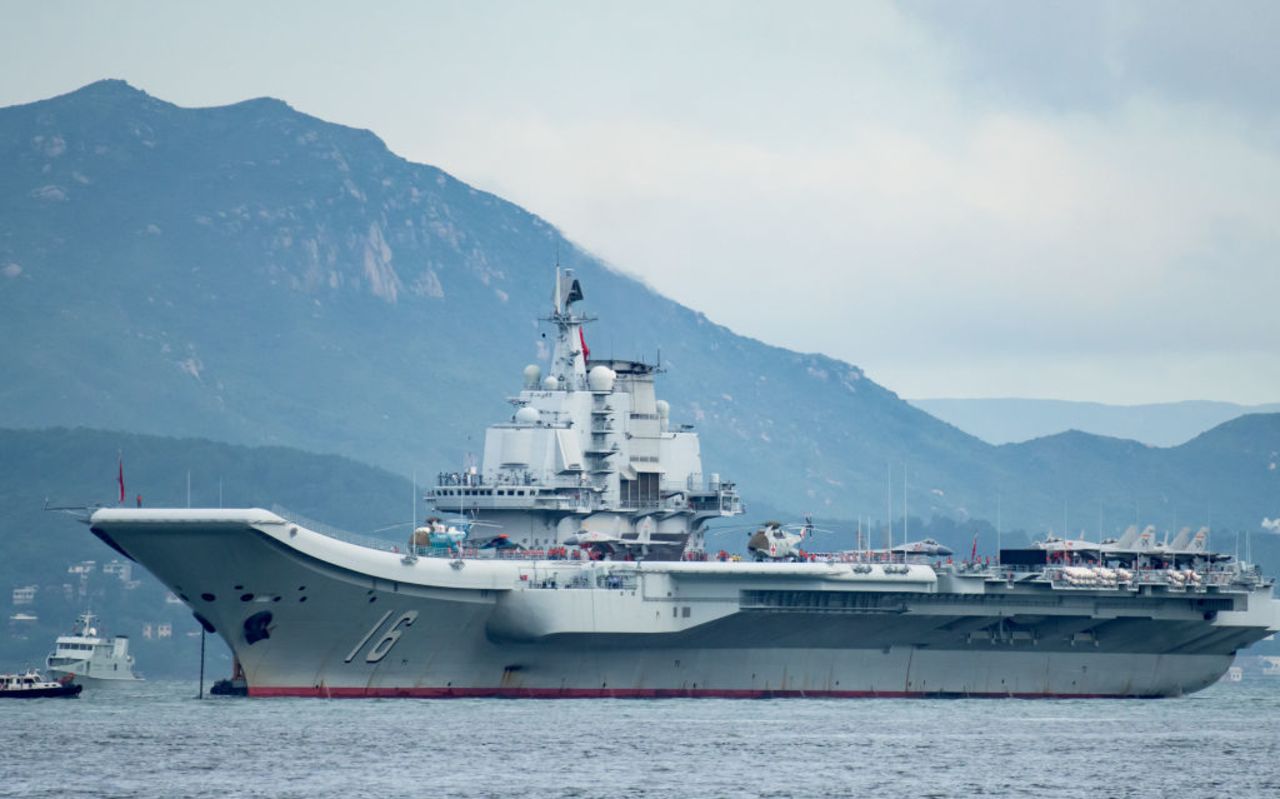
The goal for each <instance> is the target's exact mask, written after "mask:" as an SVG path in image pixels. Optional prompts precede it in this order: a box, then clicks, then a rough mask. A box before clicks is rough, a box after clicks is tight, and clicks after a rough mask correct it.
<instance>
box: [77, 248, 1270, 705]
mask: <svg viewBox="0 0 1280 799" xmlns="http://www.w3.org/2000/svg"><path fill="white" fill-rule="evenodd" d="M582 300H583V291H582V286H581V285H580V283H579V282H578V280H577V279H576V278H575V277H574V276H573V275H572V274H571V273H568V272H567V271H566V272H563V273H562V272H560V271H559V270H558V271H557V275H556V281H555V286H554V291H553V296H552V301H551V311H550V315H549V316H548V317H547V319H546V321H547V322H549V323H550V324H551V325H552V326H553V328H554V334H555V347H554V351H553V353H552V355H551V361H550V365H549V368H548V371H547V374H546V375H545V376H544V375H543V374H542V370H541V368H540V367H537V366H530V367H527V368H526V369H525V371H524V374H523V375H522V376H521V380H522V383H523V385H522V388H521V390H520V391H519V393H518V394H517V395H515V396H513V397H512V398H511V399H510V402H511V405H512V409H513V410H512V414H511V417H510V419H509V420H508V421H505V422H503V423H501V424H495V425H493V426H491V427H490V428H489V429H488V431H487V434H486V439H485V449H484V457H483V462H482V464H481V465H479V466H475V467H468V468H462V469H460V470H459V471H456V472H445V473H442V474H441V475H440V476H439V479H438V480H437V482H436V485H434V486H433V487H432V488H431V489H430V490H429V491H428V492H427V494H426V499H427V500H428V501H429V502H430V503H432V504H433V505H434V507H435V508H436V509H437V512H438V513H440V514H441V515H445V514H457V515H458V516H459V518H458V519H457V520H449V519H442V518H433V519H430V520H428V522H427V523H426V524H424V525H423V526H422V527H420V528H417V529H415V530H414V531H413V533H412V535H411V536H410V537H409V538H408V540H407V541H406V542H405V543H404V544H401V545H398V546H395V547H392V546H382V545H379V544H371V545H365V544H361V543H357V542H353V541H351V540H344V539H343V538H342V537H338V536H335V535H334V534H331V533H327V532H326V531H324V530H323V529H322V527H321V525H318V524H313V523H307V522H305V521H303V520H301V519H300V518H299V517H296V516H291V515H290V514H286V513H277V512H272V511H268V510H263V509H258V508H250V509H237V510H224V509H185V508H184V509H132V508H104V509H100V510H97V511H96V512H94V513H93V515H92V517H91V519H90V524H91V529H92V530H93V532H94V533H95V534H96V535H98V536H99V537H100V538H102V539H103V540H104V541H105V542H106V543H108V544H109V545H110V546H112V547H113V548H115V549H117V550H118V551H119V552H121V553H123V554H124V555H126V556H127V557H129V558H132V559H134V560H136V561H138V562H140V563H142V564H143V565H144V566H146V568H148V569H149V570H150V571H151V572H152V573H154V574H155V575H156V576H157V577H158V578H159V579H160V580H161V581H162V582H163V583H164V584H165V585H167V586H168V587H169V588H170V590H172V591H173V592H174V593H175V594H177V595H178V596H179V597H180V598H181V599H182V600H183V601H184V602H186V603H187V604H188V605H189V606H190V607H191V608H192V611H193V612H194V614H195V616H196V618H197V620H199V621H200V622H201V624H203V625H204V626H205V628H206V629H207V630H209V631H211V632H216V633H218V634H219V635H221V636H222V637H223V639H224V640H226V642H227V644H228V645H229V646H230V648H231V650H232V651H233V653H234V655H235V658H236V660H237V663H238V667H239V671H241V672H242V673H243V676H244V679H245V681H246V683H247V685H248V692H249V694H250V695H252V696H321V697H392V696H406V697H413V696H416V697H473V696H505V697H545V698H551V697H700V696H717V697H744V698H746V697H774V696H811V697H862V696H879V697H906V696H985V697H1006V696H1015V697H1043V696H1049V697H1160V696H1174V695H1179V694H1185V693H1189V692H1192V691H1196V690H1199V689H1201V688H1204V687H1205V686H1207V685H1209V684H1211V683H1213V682H1214V681H1216V680H1217V679H1218V678H1219V677H1220V676H1221V675H1222V674H1223V673H1224V672H1226V671H1227V669H1228V668H1229V667H1230V665H1231V663H1232V659H1233V657H1234V655H1235V653H1236V652H1237V651H1238V650H1239V649H1240V648H1242V647H1244V646H1247V645H1248V644H1250V643H1252V642H1254V641H1257V640H1259V639H1261V638H1263V637H1265V636H1267V635H1269V634H1271V633H1273V632H1275V631H1276V630H1277V629H1280V603H1277V602H1276V601H1275V600H1274V599H1273V598H1272V580H1270V579H1269V578H1266V577H1263V576H1262V575H1261V574H1260V573H1259V572H1258V570H1257V569H1256V568H1254V567H1252V566H1249V565H1247V564H1243V563H1240V562H1238V561H1236V560H1235V559H1233V558H1230V557H1228V556H1225V555H1218V554H1214V553H1212V552H1210V551H1208V548H1207V547H1206V546H1205V535H1204V534H1203V533H1201V534H1200V535H1198V536H1196V537H1195V538H1191V537H1190V536H1189V535H1182V536H1179V538H1178V539H1175V540H1174V541H1173V542H1172V543H1169V544H1163V545H1162V544H1157V543H1156V541H1155V538H1154V535H1153V534H1152V532H1151V531H1144V532H1143V533H1141V534H1138V533H1136V531H1134V532H1131V533H1130V534H1128V535H1126V536H1125V537H1124V538H1122V539H1121V540H1119V541H1115V542H1107V543H1103V542H1096V543H1091V542H1084V541H1057V540H1052V539H1050V540H1046V541H1044V542H1040V543H1038V544H1037V545H1035V546H1033V547H1031V548H1028V549H1021V550H1005V551H1002V552H1001V556H1000V558H999V559H998V560H997V561H995V562H971V563H966V562H959V563H957V562H950V559H947V560H945V561H944V560H942V559H941V558H939V557H938V553H937V552H928V551H920V550H918V549H917V550H915V551H914V553H913V550H912V548H911V547H905V546H904V547H897V548H894V549H893V550H881V551H872V550H855V551H849V552H839V553H829V554H826V555H822V556H815V555H812V554H806V553H804V552H803V550H802V549H800V547H799V546H798V545H797V544H796V542H795V541H794V540H793V537H791V536H789V534H787V533H786V532H785V530H784V529H782V527H780V526H773V527H768V528H765V529H764V532H766V533H767V535H768V536H776V537H777V540H776V542H771V541H769V540H767V536H766V540H764V541H763V545H764V546H767V548H764V547H763V546H758V547H753V551H755V552H757V553H758V557H759V561H758V562H739V561H737V560H721V559H711V560H708V559H707V558H706V555H705V543H704V540H703V536H704V533H705V525H706V523H707V522H708V521H709V520H710V519H713V518H718V517H726V516H734V515H737V514H740V513H741V512H742V503H741V500H740V499H739V496H738V493H737V490H736V487H735V486H734V484H733V483H732V482H730V481H728V480H725V479H721V478H720V477H719V476H718V475H715V474H704V472H703V470H702V464H701V453H700V451H699V444H698V437H697V434H696V433H695V432H694V431H693V429H692V428H691V427H689V426H687V425H674V424H672V422H671V420H670V418H669V417H670V409H669V407H668V405H667V404H666V403H665V402H663V401H661V400H659V399H657V398H656V396H655V393H654V376H655V373H656V372H658V371H659V370H658V369H657V368H656V367H655V366H653V365H649V364H644V363H639V362H633V361H619V360H611V359H610V360H604V359H593V358H591V357H590V351H589V349H588V347H587V341H586V337H585V334H584V332H583V325H584V324H585V323H586V322H588V321H591V320H590V319H589V318H588V317H586V316H582V315H579V314H578V313H577V312H576V311H575V309H574V306H575V304H577V303H579V302H581V301H582ZM374 515H375V514H373V513H371V514H370V516H371V518H372V517H373V516H374ZM379 515H381V514H379ZM757 535H759V534H757Z"/></svg>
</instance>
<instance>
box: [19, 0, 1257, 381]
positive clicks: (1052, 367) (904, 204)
mask: <svg viewBox="0 0 1280 799" xmlns="http://www.w3.org/2000/svg"><path fill="white" fill-rule="evenodd" d="M0 22H2V23H3V24H0V105H9V104H13V103H19V102H27V101H31V100H35V99H39V98H43V97H47V96H51V95H54V94H60V93H63V92H66V91H70V90H72V89H74V88H76V87H78V86H80V85H82V84H85V83H88V82H91V81H93V80H97V79H99V78H104V77H117V78H124V79H126V80H128V81H130V82H131V83H133V84H134V85H135V86H137V87H139V88H142V89H144V90H146V91H148V92H150V93H151V94H153V95H155V96H157V97H160V98H162V99H165V100H170V101H173V102H176V103H178V104H180V105H217V104H224V103H229V102H235V101H238V100H242V99H246V98H250V97H257V96H263V95H270V96H274V97H279V98H281V99H284V100H286V101H287V102H289V103H290V104H291V105H293V106H294V107H295V108H298V109H299V110H302V111H305V112H308V113H311V114H314V115H316V116H319V117H323V118H325V119H329V120H332V121H336V122H342V123H345V124H348V125H353V126H357V127H362V128H369V129H371V130H373V131H374V132H376V133H377V134H378V135H379V136H381V137H382V138H383V139H384V140H385V141H386V142H387V144H388V145H389V146H390V147H391V149H393V150H394V151H396V152H397V153H399V154H401V155H403V156H405V157H407V158H409V159H411V160H414V161H422V162H426V163H431V164H434V165H436V166H439V167H441V168H443V169H445V170H447V171H449V172H451V173H452V174H454V175H456V176H458V177H459V178H461V179H463V180H466V181H468V182H470V183H472V184H475V185H477V186H479V187H481V188H484V189H488V190H491V191H494V192H496V193H498V194H500V195H502V196H504V197H506V198H508V199H511V200H513V201H515V202H517V203H520V204H521V205H523V206H525V207H526V208H528V209H529V210H531V211H533V212H535V213H537V214H539V215H541V216H543V217H545V218H547V219H548V220H550V221H551V222H552V223H554V224H556V225H557V226H559V227H560V228H561V229H562V230H564V232H565V233H566V234H567V235H568V236H569V237H570V238H572V239H573V240H575V241H577V242H579V243H580V244H582V245H583V246H584V247H586V248H587V249H589V250H591V251H593V252H594V253H596V254H597V255H599V256H601V257H603V258H604V259H605V260H607V261H608V262H610V263H612V264H613V265H615V266H616V267H617V268H619V269H621V270H624V271H626V272H629V273H631V274H634V275H638V276H640V277H642V278H643V279H644V280H646V281H647V282H648V283H650V284H651V285H653V286H654V287H655V288H657V289H658V290H660V291H662V292H663V293H665V294H667V295H669V296H671V297H673V298H675V299H677V300H679V301H681V302H683V303H685V304H687V305H690V306H692V307H695V308H698V309H700V310H703V311H705V312H706V313H707V315H708V316H710V317H711V318H712V319H713V320H715V321H717V322H721V323H723V324H726V325H728V326H730V327H732V328H734V329H735V330H737V331H739V332H741V333H745V334H748V335H751V336H755V337H757V338H760V339H763V340H765V341H768V342H771V343H775V344H780V345H783V346H787V347H791V348H794V349H798V350H803V351H820V352H824V353H827V354H830V355H834V356H837V357H839V358H843V359H845V360H848V361H851V362H853V363H856V364H858V365H860V366H863V367H864V368H866V370H867V371H868V373H869V374H870V376H871V377H872V378H874V379H876V380H878V381H879V382H881V383H883V384H885V385H887V386H889V387H890V388H892V389H894V390H896V391H898V392H899V393H901V394H903V395H904V396H910V397H925V396H1039V397H1060V398H1066V399H1092V400H1101V401H1109V402H1143V401H1160V400H1174V399H1190V398H1210V399H1225V400H1235V401H1239V402H1263V401H1275V400H1280V311H1278V310H1277V308H1278V307H1280V262H1278V261H1280V259H1278V258H1277V254H1278V253H1280V79H1278V78H1277V76H1280V46H1277V44H1276V42H1277V41H1280V3H1276V2H1229V3H1208V2H1205V3H1183V2H1173V1H1172V0H1166V1H1165V2H1156V3H1131V2H1106V3H1102V2H1098V3H1091V2H1085V1H1084V0H1074V2H1062V3H1052V2H1034V3H1030V2H1005V3H994V2H944V1H942V0H940V1H939V2H919V3H877V2H862V3H852V2H829V3H827V2H775V3H747V2H732V3H719V2H705V1H699V2H675V3H665V2H655V1H654V0H646V2H643V3H641V2H633V3H627V4H623V3H606V2H600V1H599V0H595V1H593V2H581V3H578V2H557V3H534V2H511V3H499V2H476V1H471V2H460V3H430V2H416V3H403V4H397V3H359V4H357V3H350V4H343V5H338V4H332V3H319V2H305V3H260V2H251V3H236V2H219V3H204V4H194V3H168V2H165V3H148V4H139V3H125V2H112V3H94V4H87V3H86V4H79V3H77V4H62V3H57V2H48V1H47V0H41V1H40V2H30V3H17V2H6V1H3V0H0ZM548 257H551V256H550V255H549V256H548Z"/></svg>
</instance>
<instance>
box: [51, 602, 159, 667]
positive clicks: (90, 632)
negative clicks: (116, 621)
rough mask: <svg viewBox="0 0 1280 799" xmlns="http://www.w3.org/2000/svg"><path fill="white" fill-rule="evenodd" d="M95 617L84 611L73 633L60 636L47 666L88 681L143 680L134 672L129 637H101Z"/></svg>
mask: <svg viewBox="0 0 1280 799" xmlns="http://www.w3.org/2000/svg"><path fill="white" fill-rule="evenodd" d="M96 618H97V617H96V616H94V615H93V614H92V613H81V614H80V616H79V617H77V619H76V627H75V629H74V630H73V631H72V633H71V635H60V636H58V638H57V640H56V641H55V642H54V650H53V651H52V652H50V653H49V656H48V657H47V658H45V667H46V668H48V669H49V671H52V672H55V673H60V674H65V675H68V676H72V677H80V678H82V679H86V680H95V681H98V680H100V681H104V682H140V681H141V680H142V678H141V677H139V676H137V675H136V674H134V673H133V656H132V655H130V654H129V639H128V637H126V636H123V635H118V636H116V637H115V638H106V637H102V636H99V635H98V629H97V628H96V627H94V626H93V623H94V620H95V619H96Z"/></svg>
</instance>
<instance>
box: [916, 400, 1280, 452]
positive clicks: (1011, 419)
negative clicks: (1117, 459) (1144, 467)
mask: <svg viewBox="0 0 1280 799" xmlns="http://www.w3.org/2000/svg"><path fill="white" fill-rule="evenodd" d="M908 402H910V403H911V404H912V405H915V406H916V407H917V408H920V409H921V410H924V411H926V412H928V413H930V414H932V415H934V416H936V417H938V418H939V419H943V420H945V421H947V422H950V423H951V424H953V425H955V426H956V427H958V428H960V429H961V430H964V431H965V432H967V433H969V434H970V435H974V436H977V437H978V438H980V439H982V440H983V441H987V442H989V443H992V444H1008V443H1014V442H1018V441H1028V440H1030V439H1033V438H1041V437H1044V436H1049V435H1053V434H1054V433H1060V432H1064V431H1066V430H1082V431H1084V432H1088V433H1094V434H1096V435H1100V436H1111V437H1114V438H1131V439H1133V440H1135V441H1141V442H1143V443H1144V444H1150V445H1153V446H1159V447H1172V446H1176V445H1178V444H1182V443H1185V442H1186V441H1189V440H1190V439H1192V438H1194V437H1195V436H1197V435H1199V434H1200V433H1203V432H1205V431H1206V430H1209V429H1210V428H1213V427H1215V426H1217V425H1219V424H1222V423H1223V422H1226V421H1230V420H1231V419H1234V418H1236V417H1238V416H1242V415H1244V414H1246V413H1277V412H1280V403H1268V404H1264V405H1240V404H1237V403H1233V402H1212V401H1208V400H1187V401H1183V402H1165V403H1154V404H1146V405H1108V404H1105V403H1101V402H1074V401H1069V400H1053V399H1019V398H1014V397H999V398H997V397H993V398H989V399H912V400H908Z"/></svg>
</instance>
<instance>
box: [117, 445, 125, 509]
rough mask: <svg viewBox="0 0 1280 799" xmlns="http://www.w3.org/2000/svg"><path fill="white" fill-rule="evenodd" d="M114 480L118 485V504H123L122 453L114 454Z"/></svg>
mask: <svg viewBox="0 0 1280 799" xmlns="http://www.w3.org/2000/svg"><path fill="white" fill-rule="evenodd" d="M116 482H117V483H118V484H119V485H120V504H121V505H123V504H124V455H121V454H119V453H117V454H116Z"/></svg>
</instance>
